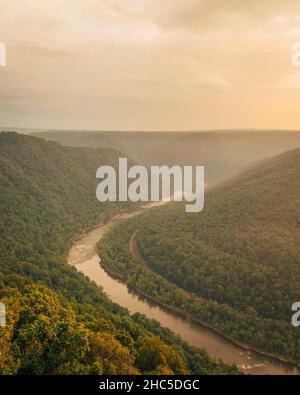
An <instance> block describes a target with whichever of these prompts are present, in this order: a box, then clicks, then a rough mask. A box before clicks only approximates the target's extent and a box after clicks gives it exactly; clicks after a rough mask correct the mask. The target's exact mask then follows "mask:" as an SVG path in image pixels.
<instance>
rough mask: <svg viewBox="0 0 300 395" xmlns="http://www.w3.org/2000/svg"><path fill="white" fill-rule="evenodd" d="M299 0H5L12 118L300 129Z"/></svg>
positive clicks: (1, 22)
mask: <svg viewBox="0 0 300 395" xmlns="http://www.w3.org/2000/svg"><path fill="white" fill-rule="evenodd" d="M295 41H300V1H299V0H260V1H253V0H222V1H221V0H21V1H20V0H0V42H4V43H5V44H6V46H7V67H5V68H4V67H1V68H0V124H1V125H13V126H19V127H40V128H67V129H71V128H76V129H103V130H105V129H106V130H107V129H119V130H120V129H127V130H132V129H134V130H186V129H196V130H199V129H214V128H291V129H297V128H298V129H300V67H298V68H296V67H294V66H292V63H291V55H292V52H291V45H292V43H293V42H295Z"/></svg>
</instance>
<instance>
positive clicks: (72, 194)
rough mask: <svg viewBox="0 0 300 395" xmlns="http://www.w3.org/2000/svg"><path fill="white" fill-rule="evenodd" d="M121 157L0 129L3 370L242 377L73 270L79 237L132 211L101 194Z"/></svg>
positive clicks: (0, 332)
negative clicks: (105, 172)
mask: <svg viewBox="0 0 300 395" xmlns="http://www.w3.org/2000/svg"><path fill="white" fill-rule="evenodd" d="M118 158H119V153H118V152H115V151H113V150H110V149H89V148H75V149H74V148H69V147H63V146H61V145H59V144H57V143H53V142H46V141H44V140H42V139H38V138H35V137H30V136H25V135H18V134H16V133H12V132H8V133H0V186H1V194H0V212H1V216H0V234H1V241H0V300H1V302H3V303H5V306H6V310H7V325H6V326H5V327H0V373H2V374H3V373H5V374H7V373H9V374H10V373H16V374H24V373H26V374H79V373H80V374H101V373H103V374H128V373H135V374H138V373H147V372H152V373H183V374H184V373H196V372H198V373H203V374H205V373H236V372H237V370H236V369H235V368H233V367H230V366H227V365H225V364H223V363H221V362H216V361H214V360H212V359H210V358H209V357H208V356H207V354H206V353H205V352H204V351H203V350H197V349H194V348H191V347H189V346H188V345H187V344H186V343H184V342H183V341H182V340H181V339H179V338H178V337H177V336H175V335H174V334H172V333H171V332H169V331H165V330H163V329H162V328H160V327H159V326H156V329H155V330H151V328H152V327H153V324H152V323H151V321H150V320H147V319H144V317H140V316H135V317H130V316H129V314H128V312H127V311H126V310H125V309H123V308H121V307H119V306H117V305H115V304H113V303H112V302H111V301H110V300H109V299H108V298H107V297H106V295H104V293H103V292H102V291H101V290H100V289H99V288H98V287H97V286H96V285H95V284H92V283H91V282H89V281H88V280H87V279H86V278H85V277H84V276H83V275H81V274H80V273H78V272H77V271H76V270H75V269H74V268H72V267H70V266H68V265H67V263H66V259H65V254H66V252H67V250H68V246H69V244H70V241H71V239H72V238H73V237H74V236H76V235H78V234H79V233H80V232H81V231H83V230H84V229H86V228H88V227H91V226H92V225H93V224H95V223H99V222H101V221H105V220H106V219H108V218H110V217H111V216H112V215H113V214H114V213H116V212H118V211H119V210H120V209H122V208H124V207H126V206H124V205H120V204H117V203H112V204H110V203H107V204H100V203H99V202H98V201H97V199H96V196H95V190H96V185H97V180H96V179H95V171H96V169H97V167H98V166H100V165H101V164H112V165H113V164H115V163H116V162H117V161H118ZM141 361H144V362H143V363H142V362H141ZM145 361H148V363H146V362H145Z"/></svg>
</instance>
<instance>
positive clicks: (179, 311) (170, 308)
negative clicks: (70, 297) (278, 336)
mask: <svg viewBox="0 0 300 395" xmlns="http://www.w3.org/2000/svg"><path fill="white" fill-rule="evenodd" d="M152 207H153V206H150V207H149V205H144V206H139V207H137V208H136V209H133V210H132V209H131V210H126V209H125V210H122V211H121V212H119V213H116V214H114V215H113V216H112V217H111V218H110V219H108V220H107V221H105V222H101V223H99V224H96V225H94V226H92V227H91V228H89V229H86V230H84V231H83V232H81V233H80V234H79V235H78V236H75V237H74V238H73V239H72V240H71V241H70V245H69V249H68V251H69V250H70V248H71V246H72V245H73V244H74V243H76V242H77V241H79V240H80V239H81V238H83V237H84V236H85V235H87V234H88V233H89V232H90V231H93V230H95V229H98V228H102V227H104V226H107V225H113V224H114V223H118V222H121V221H123V220H125V219H126V217H125V215H126V214H131V213H132V214H134V215H139V214H141V213H142V212H143V209H145V208H146V209H149V208H152ZM141 209H142V210H141ZM105 233H106V232H105ZM135 234H136V232H135ZM135 234H133V236H134V235H135ZM99 241H100V240H99ZM98 243H99V242H98ZM98 243H97V246H96V250H97V252H98V254H99V247H98ZM131 243H132V240H131V241H130V244H131ZM130 247H131V246H130ZM66 255H68V252H67V254H66ZM99 265H100V266H101V267H102V268H103V270H104V271H105V272H106V273H107V274H108V275H109V276H110V277H111V278H113V279H114V280H117V281H119V282H120V283H122V284H124V285H126V286H127V288H128V290H129V291H130V292H132V293H134V294H135V295H136V296H137V297H140V298H141V299H144V300H145V301H146V302H148V303H150V304H153V305H154V306H155V305H156V306H158V307H160V308H161V309H163V310H165V311H166V312H169V313H172V314H175V315H177V316H180V317H181V318H182V319H184V320H186V321H190V322H192V323H194V324H196V325H199V326H202V327H203V328H205V329H208V330H209V331H211V332H212V333H214V334H216V335H218V336H220V337H221V338H222V339H223V340H225V341H227V342H229V343H231V344H233V345H235V346H238V347H240V348H241V349H242V350H244V351H248V352H253V353H255V354H257V355H259V356H261V357H265V358H267V359H269V360H271V361H272V360H273V361H275V362H277V363H281V364H285V365H288V367H290V368H296V369H299V368H300V363H298V362H296V361H294V360H292V359H288V358H286V357H284V356H280V355H277V354H273V353H270V352H268V351H263V350H261V349H257V348H255V347H253V346H251V345H250V344H247V343H242V342H239V341H238V340H235V339H232V338H231V337H229V336H227V335H225V334H223V333H222V332H221V331H219V330H218V329H216V328H214V327H213V326H211V325H210V324H207V323H205V322H202V321H201V320H200V319H198V318H196V317H194V316H193V315H192V314H190V313H188V312H186V311H184V310H182V309H180V308H178V307H175V306H172V305H169V304H167V303H165V302H162V301H160V300H157V299H155V298H154V297H153V296H151V295H149V294H147V293H146V292H144V291H141V290H139V289H138V288H136V287H135V286H133V285H131V284H130V283H128V281H127V280H126V279H125V278H124V277H123V275H122V274H120V273H117V272H114V271H113V270H111V269H110V268H108V267H107V266H106V265H104V264H103V262H100V254H99Z"/></svg>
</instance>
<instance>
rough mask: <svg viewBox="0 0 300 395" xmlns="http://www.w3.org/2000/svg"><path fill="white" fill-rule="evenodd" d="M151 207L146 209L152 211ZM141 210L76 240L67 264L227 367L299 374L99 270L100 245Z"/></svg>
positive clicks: (131, 307) (108, 293)
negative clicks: (113, 228) (109, 232)
mask: <svg viewBox="0 0 300 395" xmlns="http://www.w3.org/2000/svg"><path fill="white" fill-rule="evenodd" d="M149 206H150V205H148V206H146V208H147V207H148V208H149ZM144 209H145V208H144ZM140 212H142V210H140V211H139V212H135V213H130V214H121V215H119V216H117V217H116V218H115V219H114V220H113V221H111V222H109V223H108V224H105V225H103V226H99V227H97V228H95V229H93V230H91V231H89V232H87V233H86V234H85V235H84V236H83V237H81V238H80V239H79V240H77V241H76V242H75V243H74V244H73V245H72V247H71V249H70V251H69V255H68V263H69V264H70V265H73V266H75V267H76V268H77V270H79V271H81V272H82V273H84V274H85V275H86V276H88V277H89V278H90V279H91V280H92V281H94V282H95V283H96V284H98V285H99V286H101V287H102V288H103V290H104V291H105V293H106V294H107V295H108V297H109V298H110V299H111V300H112V301H113V302H115V303H118V304H119V305H120V306H123V307H126V308H127V309H128V310H129V312H130V313H137V312H138V313H142V314H145V315H146V316H147V317H148V318H154V319H156V320H157V321H159V322H160V324H161V325H162V326H164V327H167V328H169V329H170V330H172V331H173V332H174V333H176V334H178V335H181V337H182V338H183V339H184V340H186V341H187V342H188V343H189V344H191V345H193V346H196V347H203V348H205V349H206V350H207V352H208V353H209V355H210V356H212V357H216V358H221V359H222V360H223V361H225V362H227V363H234V364H236V365H237V366H238V367H239V368H240V369H241V370H242V371H243V372H245V373H248V374H300V369H299V368H296V367H293V366H291V365H290V364H288V363H284V362H280V361H277V360H276V359H274V358H269V357H264V356H261V355H259V354H257V353H255V352H252V351H247V350H244V349H243V348H241V347H239V346H238V345H235V344H234V343H232V342H230V341H229V340H226V339H224V338H223V337H222V336H220V335H218V334H216V333H214V332H213V331H212V330H211V329H209V328H206V327H205V326H202V325H201V324H196V323H193V322H191V321H189V320H188V319H185V318H183V317H181V316H179V315H177V314H176V313H173V312H170V311H169V310H166V309H164V308H162V307H160V306H158V305H156V304H155V303H153V302H152V301H151V302H150V301H149V300H147V299H146V298H144V297H140V296H139V295H137V294H136V293H135V292H133V291H132V290H129V289H128V287H127V286H126V285H125V284H123V283H121V282H120V281H118V280H116V279H113V278H112V277H110V276H109V275H108V274H107V273H106V272H105V271H104V270H103V269H102V267H101V266H100V263H99V262H100V261H101V260H100V257H99V255H98V251H97V244H98V242H99V241H100V239H101V238H102V236H103V235H104V233H105V232H107V230H108V229H110V228H111V226H112V225H113V224H114V223H115V222H116V221H120V220H122V219H125V218H130V217H132V216H134V215H138V214H139V213H140Z"/></svg>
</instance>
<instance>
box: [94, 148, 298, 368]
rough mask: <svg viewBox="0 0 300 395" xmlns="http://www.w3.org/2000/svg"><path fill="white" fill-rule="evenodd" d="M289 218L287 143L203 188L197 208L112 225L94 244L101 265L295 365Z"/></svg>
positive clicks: (293, 229) (292, 223)
mask: <svg viewBox="0 0 300 395" xmlns="http://www.w3.org/2000/svg"><path fill="white" fill-rule="evenodd" d="M299 218H300V150H299V149H297V150H293V151H289V152H287V153H284V154H281V155H279V156H276V157H274V158H272V159H268V160H264V161H262V162H260V163H258V164H257V165H254V166H252V167H251V168H250V169H249V170H247V171H245V172H244V173H243V174H241V175H240V176H237V177H236V178H234V179H232V180H231V181H228V182H226V183H224V184H222V185H220V186H218V187H215V188H213V189H211V190H209V191H208V192H207V193H206V199H205V208H204V211H203V212H201V213H197V214H186V213H185V211H184V207H183V205H182V204H181V203H170V204H168V205H166V206H164V207H160V208H158V209H155V210H153V211H152V212H148V213H145V214H143V215H141V216H139V217H137V218H134V219H130V220H128V221H126V222H125V223H122V224H118V225H116V226H115V228H114V229H113V230H112V231H111V232H110V233H109V234H107V235H106V237H105V238H104V240H103V241H102V243H101V245H100V248H101V254H102V257H103V260H102V262H103V264H104V265H106V266H107V267H109V268H110V269H112V270H114V271H116V272H119V273H121V274H122V275H123V277H124V278H125V279H126V280H127V281H128V282H129V283H130V284H132V285H134V286H135V287H137V288H139V289H140V290H142V291H144V292H146V293H148V294H150V295H151V296H153V297H155V298H156V299H157V300H159V301H162V302H166V303H168V304H170V305H173V306H176V307H177V308H180V309H182V310H184V311H186V312H189V313H191V314H192V315H193V316H194V317H195V318H197V319H199V320H201V321H203V322H206V323H208V324H210V325H212V326H213V327H214V328H216V329H218V330H220V331H222V332H223V333H224V334H226V335H227V336H229V337H231V338H234V339H236V340H239V341H242V342H245V343H249V344H252V345H253V346H255V347H257V348H259V349H262V350H266V351H269V352H272V353H276V354H280V355H285V356H287V357H289V358H290V359H293V360H297V361H299V360H300V338H299V330H297V328H294V327H293V326H292V325H291V323H290V321H291V315H292V314H291V306H292V304H293V303H294V302H295V301H298V300H300V220H299ZM136 231H137V233H136V243H137V250H138V254H137V255H136V256H133V255H132V251H130V247H129V246H130V241H131V238H132V235H133V234H134V233H135V232H136ZM116 245H117V247H118V248H116Z"/></svg>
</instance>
